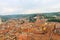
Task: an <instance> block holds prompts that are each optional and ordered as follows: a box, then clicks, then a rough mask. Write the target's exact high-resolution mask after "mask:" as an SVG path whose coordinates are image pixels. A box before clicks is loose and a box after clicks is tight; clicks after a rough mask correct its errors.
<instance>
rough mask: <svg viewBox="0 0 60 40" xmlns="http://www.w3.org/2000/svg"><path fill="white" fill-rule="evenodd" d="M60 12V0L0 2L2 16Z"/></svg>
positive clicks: (12, 0) (2, 0) (3, 0)
mask: <svg viewBox="0 0 60 40" xmlns="http://www.w3.org/2000/svg"><path fill="white" fill-rule="evenodd" d="M57 11H60V0H0V15H10V14H30V13H44V12H57Z"/></svg>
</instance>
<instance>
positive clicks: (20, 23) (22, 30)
mask: <svg viewBox="0 0 60 40" xmlns="http://www.w3.org/2000/svg"><path fill="white" fill-rule="evenodd" d="M0 40H60V23H55V22H46V20H44V19H42V20H40V19H39V16H38V17H37V20H36V21H35V22H29V21H27V20H26V19H10V20H8V21H6V22H3V23H2V24H0Z"/></svg>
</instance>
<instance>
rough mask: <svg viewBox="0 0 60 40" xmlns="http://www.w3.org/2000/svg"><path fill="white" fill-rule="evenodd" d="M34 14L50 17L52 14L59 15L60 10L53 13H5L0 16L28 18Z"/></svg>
mask: <svg viewBox="0 0 60 40" xmlns="http://www.w3.org/2000/svg"><path fill="white" fill-rule="evenodd" d="M36 15H42V16H47V17H52V16H60V12H53V13H40V14H39V13H35V14H17V15H5V16H2V15H0V17H1V18H2V19H4V20H8V19H12V18H17V19H18V18H29V17H35V16H36Z"/></svg>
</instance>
